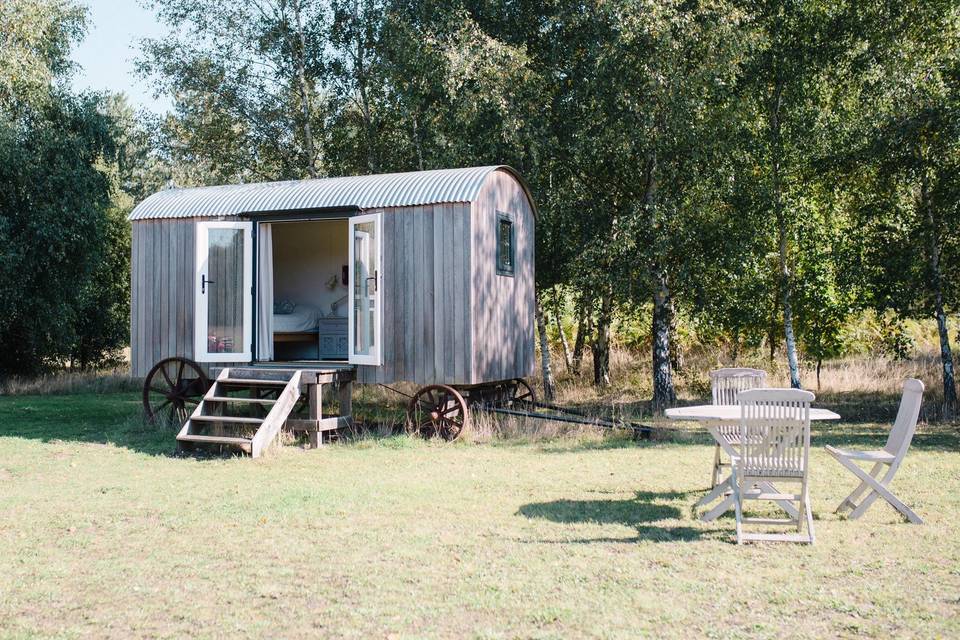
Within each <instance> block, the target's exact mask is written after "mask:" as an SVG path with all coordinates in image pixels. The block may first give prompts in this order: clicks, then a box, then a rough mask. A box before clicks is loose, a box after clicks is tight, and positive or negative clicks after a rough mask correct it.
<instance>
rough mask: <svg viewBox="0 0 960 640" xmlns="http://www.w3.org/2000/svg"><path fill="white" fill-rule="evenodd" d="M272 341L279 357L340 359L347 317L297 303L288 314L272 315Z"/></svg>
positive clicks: (285, 358) (344, 339)
mask: <svg viewBox="0 0 960 640" xmlns="http://www.w3.org/2000/svg"><path fill="white" fill-rule="evenodd" d="M273 341H274V343H276V346H275V358H276V359H279V360H314V359H319V360H343V359H346V357H347V319H346V318H344V317H339V316H334V315H329V316H326V317H325V316H324V315H323V312H322V311H320V309H318V308H317V307H313V306H311V305H308V304H297V305H295V306H294V308H293V310H292V311H291V312H290V313H274V314H273Z"/></svg>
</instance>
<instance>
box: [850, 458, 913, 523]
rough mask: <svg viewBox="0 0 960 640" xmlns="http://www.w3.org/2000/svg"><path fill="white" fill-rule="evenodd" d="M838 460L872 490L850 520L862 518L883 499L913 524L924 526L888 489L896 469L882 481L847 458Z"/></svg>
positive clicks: (890, 471)
mask: <svg viewBox="0 0 960 640" xmlns="http://www.w3.org/2000/svg"><path fill="white" fill-rule="evenodd" d="M838 460H840V463H841V464H842V465H843V466H845V467H846V468H847V469H849V470H850V473H852V474H853V475H855V476H857V477H858V478H860V480H862V481H863V482H864V483H866V484H867V485H868V486H869V487H870V489H871V492H870V494H869V495H867V497H865V498H864V499H863V500H862V501H861V502H860V504H859V505H858V506H857V508H856V509H854V510H853V512H851V513H850V518H851V519H852V520H855V519H857V518H859V517H860V516H862V515H863V514H864V513H865V512H866V510H867V509H869V508H870V505H872V504H873V503H874V501H875V500H876V499H877V498H883V499H884V500H886V501H887V502H888V503H889V504H890V506H892V507H893V508H894V509H896V510H897V511H899V512H900V513H902V514H903V515H904V516H906V518H907V519H908V520H909V521H910V522H912V523H913V524H923V519H922V518H920V516H918V515H917V514H916V513H914V512H913V510H912V509H911V508H910V507H908V506H907V505H905V504H904V503H903V502H902V501H901V500H900V499H899V498H897V496H895V495H893V493H892V492H891V491H890V489H888V488H887V485H888V484H889V483H890V481H891V480H892V479H893V472H894V471H896V470H895V469H890V470H889V471H888V472H887V474H886V475H885V476H884V478H883V480H882V481H881V480H878V479H877V478H874V477H873V476H872V475H868V474H867V472H866V471H864V470H863V469H861V468H860V467H858V466H857V465H856V464H855V463H853V462H852V461H850V460H847V459H845V458H843V459H840V458H838Z"/></svg>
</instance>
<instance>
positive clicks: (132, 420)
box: [0, 392, 176, 456]
mask: <svg viewBox="0 0 960 640" xmlns="http://www.w3.org/2000/svg"><path fill="white" fill-rule="evenodd" d="M0 438H23V439H28V440H39V441H42V442H60V441H62V442H83V443H91V444H113V445H115V446H117V447H123V448H125V449H130V450H132V451H137V452H139V453H144V454H148V455H153V456H171V455H173V453H174V450H175V449H176V439H175V438H176V432H175V431H173V430H172V429H163V428H158V427H152V426H149V425H147V424H145V422H144V419H143V408H142V405H141V403H140V395H139V394H136V393H129V392H127V393H82V394H75V395H49V396H47V395H44V396H26V395H24V396H4V397H0Z"/></svg>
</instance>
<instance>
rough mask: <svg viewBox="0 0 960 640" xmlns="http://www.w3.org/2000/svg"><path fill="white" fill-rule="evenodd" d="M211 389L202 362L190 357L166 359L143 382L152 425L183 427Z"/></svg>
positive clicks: (146, 411) (146, 412)
mask: <svg viewBox="0 0 960 640" xmlns="http://www.w3.org/2000/svg"><path fill="white" fill-rule="evenodd" d="M208 389H210V379H209V378H207V374H206V373H204V371H203V369H202V368H200V365H199V364H197V363H196V362H194V361H193V360H190V359H189V358H180V357H173V358H165V359H163V360H161V361H160V362H158V363H157V364H155V365H153V368H152V369H150V373H148V374H147V377H146V378H145V379H144V381H143V412H144V414H145V415H146V417H147V420H148V421H149V422H150V424H154V425H166V426H180V425H182V424H183V423H184V422H186V421H187V418H189V417H190V414H191V413H193V410H194V408H195V407H196V406H197V405H198V404H200V400H201V399H203V395H204V394H205V393H206V392H207V390H208Z"/></svg>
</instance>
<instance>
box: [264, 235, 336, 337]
mask: <svg viewBox="0 0 960 640" xmlns="http://www.w3.org/2000/svg"><path fill="white" fill-rule="evenodd" d="M347 233H348V230H347V221H346V220H320V221H310V222H282V223H274V225H273V290H274V293H273V299H274V301H276V302H279V301H281V300H285V299H286V300H291V301H293V302H296V303H297V304H309V305H312V306H314V307H317V308H318V309H320V310H321V311H322V312H323V315H324V316H331V315H333V312H332V310H331V308H330V305H331V304H332V303H333V302H334V301H336V300H338V299H339V298H342V297H343V296H345V295H347V286H346V285H345V284H343V280H342V278H341V276H342V273H343V266H344V265H346V264H347V260H348V258H349V256H348V254H347V251H348V243H347ZM333 276H336V285H335V286H334V287H333V288H332V289H331V288H328V286H327V282H328V281H329V280H330V279H331V277H333ZM336 316H338V317H343V318H345V317H347V302H346V301H344V302H343V303H341V304H340V305H339V307H338V309H337V313H336Z"/></svg>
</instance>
